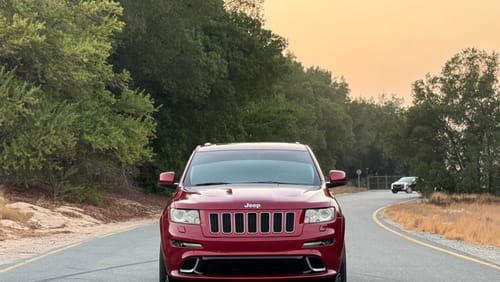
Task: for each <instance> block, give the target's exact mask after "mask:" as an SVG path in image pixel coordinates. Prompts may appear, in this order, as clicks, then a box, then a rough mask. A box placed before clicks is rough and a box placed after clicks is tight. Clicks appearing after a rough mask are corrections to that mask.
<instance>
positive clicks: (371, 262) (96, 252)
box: [0, 191, 500, 282]
mask: <svg viewBox="0 0 500 282" xmlns="http://www.w3.org/2000/svg"><path fill="white" fill-rule="evenodd" d="M415 197H417V195H416V194H412V195H407V194H403V193H399V194H396V195H393V194H392V193H390V192H388V191H378V192H366V193H358V194H350V195H341V196H339V197H338V199H339V201H340V202H341V205H342V208H343V211H344V213H345V215H346V217H347V231H346V232H347V233H346V236H347V237H346V238H347V239H346V240H347V269H348V280H349V281H471V280H472V281H488V282H489V281H500V270H498V268H494V267H489V266H486V265H483V264H480V263H476V262H472V261H469V260H466V259H463V258H460V257H457V256H454V255H450V254H448V253H443V252H441V251H437V250H434V249H431V248H428V247H425V246H422V245H419V244H416V243H415V242H413V241H410V240H408V239H405V238H402V237H400V236H397V235H395V234H393V233H391V232H388V231H387V230H385V229H383V228H382V227H380V226H379V225H377V224H376V223H375V221H374V220H373V218H372V214H373V213H374V211H376V210H377V209H378V208H380V207H383V206H386V205H388V204H390V203H395V202H400V201H404V200H408V199H411V198H415ZM68 236H71V235H70V234H69V235H68ZM158 247H159V232H158V226H157V224H150V225H146V226H143V227H140V228H137V229H134V230H130V231H126V232H122V233H118V234H114V235H111V236H107V237H104V238H98V239H93V240H89V241H85V242H82V243H81V244H79V245H76V246H71V247H68V248H66V249H64V250H59V251H57V252H54V253H51V254H47V255H45V256H43V257H37V258H33V259H32V260H31V261H25V262H20V263H19V262H18V264H17V265H14V267H13V268H12V265H0V281H2V282H4V281H5V282H7V281H23V282H24V281H106V282H108V281H141V282H142V281H158ZM7 267H11V268H12V269H10V270H8V271H5V270H6V269H7Z"/></svg>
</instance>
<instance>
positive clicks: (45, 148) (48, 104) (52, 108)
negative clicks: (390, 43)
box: [0, 0, 500, 202]
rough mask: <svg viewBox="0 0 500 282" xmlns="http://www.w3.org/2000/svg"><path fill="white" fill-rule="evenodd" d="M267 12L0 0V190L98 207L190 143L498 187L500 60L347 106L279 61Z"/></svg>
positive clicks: (249, 7)
mask: <svg viewBox="0 0 500 282" xmlns="http://www.w3.org/2000/svg"><path fill="white" fill-rule="evenodd" d="M261 3H262V0H233V1H222V0H205V1H200V0H143V1H135V0H120V1H112V0H99V1H97V0H75V1H69V0H58V1H52V0H40V1H30V0H0V101H1V103H0V181H2V182H9V183H13V184H24V185H25V186H28V187H41V188H51V189H52V191H53V192H54V195H55V196H58V195H63V196H66V197H70V198H72V199H73V200H76V201H94V202H98V200H99V192H100V191H102V189H103V188H104V187H109V186H122V185H124V183H125V182H126V181H129V180H133V179H135V180H138V181H137V183H138V184H139V185H140V186H142V187H144V188H147V189H155V187H156V186H155V181H156V177H157V175H158V173H159V172H160V171H165V170H173V171H176V172H178V173H179V172H181V171H182V169H183V167H184V165H185V161H186V159H187V158H188V157H189V154H190V152H191V151H192V149H193V148H194V147H195V146H196V145H198V144H203V143H205V142H212V143H223V142H236V141H285V142H301V143H306V144H309V145H310V146H311V147H312V149H313V150H314V151H315V152H316V155H317V156H318V158H319V161H320V164H321V166H322V168H323V169H324V170H325V171H326V170H328V169H331V168H334V167H337V168H339V169H344V170H346V171H347V172H348V174H349V176H350V177H355V176H356V174H355V171H356V170H357V169H362V170H363V173H364V174H366V173H370V174H378V175H403V174H413V175H417V176H419V177H420V181H421V184H422V185H421V186H422V187H424V190H425V191H431V190H434V189H442V190H447V191H461V192H473V191H488V192H497V193H498V192H500V191H499V190H500V188H499V186H500V183H499V182H500V177H499V173H500V168H499V161H498V160H499V159H500V156H499V150H500V144H499V140H500V133H499V131H500V129H499V124H500V114H499V107H500V105H499V103H500V102H499V89H498V81H497V80H498V55H497V54H495V53H493V54H488V53H485V52H482V51H478V50H474V49H467V50H465V51H464V52H462V53H460V54H458V55H456V56H454V57H453V58H452V59H451V60H450V61H449V62H447V63H446V65H445V67H444V68H443V72H442V73H441V75H438V76H430V75H429V76H428V77H427V78H426V79H425V80H420V81H417V82H415V84H414V98H415V104H414V105H412V106H411V107H409V108H403V107H402V102H401V101H400V100H398V99H397V98H394V97H392V98H389V99H387V98H383V99H381V100H380V101H378V102H374V101H368V100H352V99H351V98H350V97H349V86H348V84H347V82H346V81H345V80H344V79H343V78H337V77H333V76H332V73H330V72H329V71H326V70H323V69H320V68H318V67H310V68H305V67H304V66H303V65H302V64H301V63H300V62H298V61H297V60H296V59H295V58H294V57H293V56H291V55H285V54H284V50H285V48H286V40H284V39H283V38H281V37H280V36H278V35H276V34H274V33H273V32H272V31H270V30H266V29H265V28H264V27H263V19H262V11H261V6H260V5H261ZM135 89H139V90H135Z"/></svg>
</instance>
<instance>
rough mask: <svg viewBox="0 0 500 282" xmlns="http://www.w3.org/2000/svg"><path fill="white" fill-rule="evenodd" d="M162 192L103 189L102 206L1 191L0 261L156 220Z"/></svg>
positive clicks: (163, 198)
mask: <svg viewBox="0 0 500 282" xmlns="http://www.w3.org/2000/svg"><path fill="white" fill-rule="evenodd" d="M166 203H167V197H166V196H159V195H146V194H143V193H140V192H137V191H127V192H126V193H120V194H117V193H107V194H105V195H104V205H103V206H102V207H95V206H91V205H85V204H70V203H66V202H60V201H58V202H54V201H52V200H51V199H49V198H48V197H47V195H46V194H44V193H43V192H37V191H31V190H30V191H26V190H14V189H9V190H8V191H6V190H4V191H3V192H0V265H2V264H9V263H13V262H15V261H17V260H20V259H26V258H29V257H33V256H37V255H40V254H44V253H47V252H49V251H50V250H53V249H57V248H61V247H64V246H67V245H71V244H75V243H78V242H81V241H84V240H87V239H91V238H95V237H103V236H106V235H109V234H113V233H116V232H120V231H124V230H127V229H132V228H135V227H138V226H141V225H144V224H148V223H153V222H155V221H157V220H158V219H159V216H160V213H161V211H162V210H163V207H164V205H165V204H166Z"/></svg>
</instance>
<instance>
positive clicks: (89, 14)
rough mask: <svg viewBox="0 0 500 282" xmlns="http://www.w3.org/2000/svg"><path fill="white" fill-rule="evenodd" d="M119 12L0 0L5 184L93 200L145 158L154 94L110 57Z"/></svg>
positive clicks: (43, 0) (0, 157)
mask: <svg viewBox="0 0 500 282" xmlns="http://www.w3.org/2000/svg"><path fill="white" fill-rule="evenodd" d="M121 13H122V8H121V7H120V6H119V5H118V4H117V3H115V2H114V1H110V0H109V1H50V0H40V1H30V0H1V1H0V65H1V68H0V99H1V101H2V103H1V104H0V113H1V114H0V172H1V175H2V178H3V179H4V181H9V182H13V183H19V184H25V185H28V186H39V187H49V188H52V190H53V192H54V196H57V195H59V194H65V195H67V196H69V197H72V198H74V199H75V200H79V201H85V200H89V199H87V198H86V196H85V195H94V196H91V198H92V199H90V200H94V201H97V200H98V196H95V194H96V193H94V192H95V191H96V190H97V189H98V187H100V186H103V185H106V184H109V182H111V181H114V180H115V179H114V178H116V179H117V178H119V177H121V175H122V174H125V175H127V173H128V171H129V170H130V169H131V168H133V167H134V166H135V165H136V164H137V163H138V162H141V161H145V160H149V159H150V158H151V157H152V151H151V150H150V149H149V148H148V146H147V145H148V142H149V139H150V138H151V137H152V136H153V133H154V129H155V122H154V120H153V118H152V113H153V112H154V108H153V104H152V101H151V99H150V97H149V96H148V95H145V94H143V93H141V92H137V91H134V90H132V89H130V88H129V86H128V84H129V76H128V74H127V73H126V72H121V73H116V72H113V69H112V65H110V64H109V63H108V62H107V58H108V57H109V54H110V52H111V49H112V44H113V37H114V35H115V34H116V33H118V32H120V31H121V29H122V28H123V26H124V23H123V22H122V21H121V20H120V15H121ZM80 191H84V192H83V193H80Z"/></svg>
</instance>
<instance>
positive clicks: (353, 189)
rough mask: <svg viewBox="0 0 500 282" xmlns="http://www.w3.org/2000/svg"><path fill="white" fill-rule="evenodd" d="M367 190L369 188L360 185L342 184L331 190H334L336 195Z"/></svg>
mask: <svg viewBox="0 0 500 282" xmlns="http://www.w3.org/2000/svg"><path fill="white" fill-rule="evenodd" d="M365 191H368V189H366V188H360V187H353V186H342V187H335V188H330V192H332V193H333V194H334V195H340V194H350V193H358V192H365Z"/></svg>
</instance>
